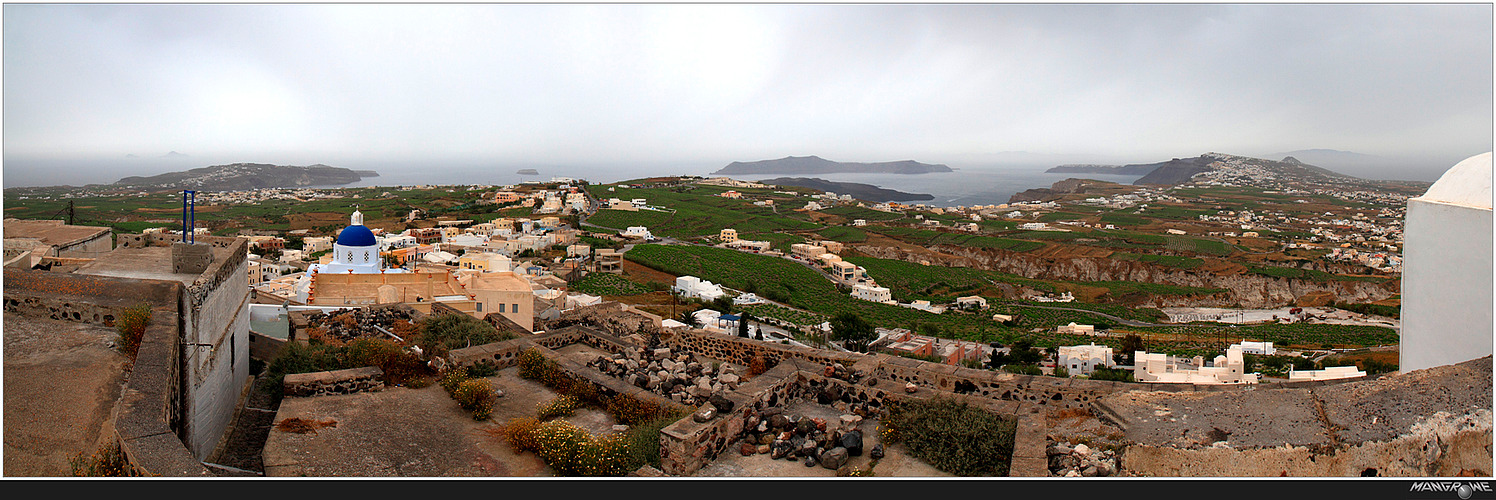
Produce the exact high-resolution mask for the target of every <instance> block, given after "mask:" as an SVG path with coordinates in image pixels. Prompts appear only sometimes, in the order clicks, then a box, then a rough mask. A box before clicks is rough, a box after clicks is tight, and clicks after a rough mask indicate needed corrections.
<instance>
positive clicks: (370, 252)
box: [296, 211, 405, 302]
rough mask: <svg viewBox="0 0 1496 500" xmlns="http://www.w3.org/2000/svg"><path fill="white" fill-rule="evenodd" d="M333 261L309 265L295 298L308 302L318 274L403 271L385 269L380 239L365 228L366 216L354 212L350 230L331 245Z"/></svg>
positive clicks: (345, 229) (297, 288) (297, 284)
mask: <svg viewBox="0 0 1496 500" xmlns="http://www.w3.org/2000/svg"><path fill="white" fill-rule="evenodd" d="M332 250H333V252H332V262H329V263H327V264H312V265H310V266H307V270H306V275H304V276H302V278H301V279H300V280H298V281H297V282H296V299H297V300H298V301H301V302H306V300H307V292H308V290H310V289H311V284H312V276H313V275H315V274H319V273H337V274H379V273H400V272H405V270H404V269H398V268H397V269H384V259H381V258H380V255H379V239H378V238H375V237H374V232H373V231H370V230H369V228H368V227H365V226H364V214H363V213H362V212H358V211H354V212H353V218H352V220H351V221H350V224H349V225H348V227H345V228H343V230H342V231H339V232H338V239H337V241H335V242H333V245H332Z"/></svg>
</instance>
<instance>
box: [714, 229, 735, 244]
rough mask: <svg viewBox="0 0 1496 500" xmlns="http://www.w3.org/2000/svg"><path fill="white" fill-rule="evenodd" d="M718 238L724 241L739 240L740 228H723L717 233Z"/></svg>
mask: <svg viewBox="0 0 1496 500" xmlns="http://www.w3.org/2000/svg"><path fill="white" fill-rule="evenodd" d="M717 240H718V241H721V242H723V243H732V242H734V241H738V230H736V229H723V230H722V231H721V232H719V233H718V234H717Z"/></svg>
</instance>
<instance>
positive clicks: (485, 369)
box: [468, 363, 499, 378]
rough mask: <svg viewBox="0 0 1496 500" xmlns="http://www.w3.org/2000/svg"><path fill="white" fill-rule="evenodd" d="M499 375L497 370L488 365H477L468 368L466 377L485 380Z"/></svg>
mask: <svg viewBox="0 0 1496 500" xmlns="http://www.w3.org/2000/svg"><path fill="white" fill-rule="evenodd" d="M498 374H499V369H498V368H495V367H494V366H493V365H491V364H488V363H478V364H475V365H473V366H470V367H468V375H469V376H472V377H477V378H487V377H492V376H494V375H498Z"/></svg>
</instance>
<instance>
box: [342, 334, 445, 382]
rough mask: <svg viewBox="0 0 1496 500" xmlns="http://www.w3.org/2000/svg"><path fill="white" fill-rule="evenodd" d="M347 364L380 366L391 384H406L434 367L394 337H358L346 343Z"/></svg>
mask: <svg viewBox="0 0 1496 500" xmlns="http://www.w3.org/2000/svg"><path fill="white" fill-rule="evenodd" d="M343 359H344V363H343V366H346V367H348V368H357V367H360V366H377V367H379V369H380V370H382V371H384V380H385V382H388V383H390V384H405V383H407V382H409V381H411V380H414V379H417V378H423V377H425V376H426V375H427V374H429V373H430V371H429V370H428V369H427V368H426V363H425V362H424V361H421V357H420V356H419V355H417V354H416V353H414V352H410V350H408V349H405V348H404V347H401V346H400V344H397V343H395V342H394V341H392V340H390V339H375V338H367V337H365V338H358V339H354V340H352V341H349V342H348V343H347V344H346V345H344V347H343Z"/></svg>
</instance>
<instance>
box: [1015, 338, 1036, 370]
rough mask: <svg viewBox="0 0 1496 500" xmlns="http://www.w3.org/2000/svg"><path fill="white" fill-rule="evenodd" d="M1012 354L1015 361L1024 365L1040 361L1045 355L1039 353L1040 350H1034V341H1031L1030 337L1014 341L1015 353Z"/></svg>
mask: <svg viewBox="0 0 1496 500" xmlns="http://www.w3.org/2000/svg"><path fill="white" fill-rule="evenodd" d="M1010 356H1012V358H1013V362H1015V363H1018V364H1024V365H1032V364H1034V363H1038V362H1039V359H1040V358H1043V357H1044V355H1043V354H1039V352H1038V351H1035V350H1034V343H1033V342H1030V341H1029V339H1020V340H1018V341H1017V342H1014V343H1013V353H1012V354H1010Z"/></svg>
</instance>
